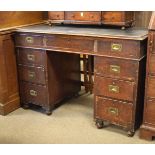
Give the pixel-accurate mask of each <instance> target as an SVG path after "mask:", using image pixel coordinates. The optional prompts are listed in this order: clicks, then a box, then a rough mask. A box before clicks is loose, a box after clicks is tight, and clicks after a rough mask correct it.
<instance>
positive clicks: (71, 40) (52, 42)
mask: <svg viewBox="0 0 155 155" xmlns="http://www.w3.org/2000/svg"><path fill="white" fill-rule="evenodd" d="M46 46H47V47H48V46H49V47H52V48H54V49H58V50H66V51H67V50H72V51H77V52H80V51H81V52H82V51H86V52H93V51H94V40H91V39H87V38H85V37H70V36H57V35H50V36H46Z"/></svg>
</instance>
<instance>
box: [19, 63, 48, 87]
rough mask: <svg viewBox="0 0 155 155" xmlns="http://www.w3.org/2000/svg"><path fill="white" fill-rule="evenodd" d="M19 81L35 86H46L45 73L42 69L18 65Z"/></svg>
mask: <svg viewBox="0 0 155 155" xmlns="http://www.w3.org/2000/svg"><path fill="white" fill-rule="evenodd" d="M18 73H19V79H20V80H22V81H27V82H32V83H36V84H46V72H45V70H44V68H42V67H30V66H21V65H18Z"/></svg>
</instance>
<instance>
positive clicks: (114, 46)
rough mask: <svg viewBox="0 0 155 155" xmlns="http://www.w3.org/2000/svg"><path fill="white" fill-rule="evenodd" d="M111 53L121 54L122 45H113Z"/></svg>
mask: <svg viewBox="0 0 155 155" xmlns="http://www.w3.org/2000/svg"><path fill="white" fill-rule="evenodd" d="M111 51H113V52H121V51H122V44H114V43H112V44H111Z"/></svg>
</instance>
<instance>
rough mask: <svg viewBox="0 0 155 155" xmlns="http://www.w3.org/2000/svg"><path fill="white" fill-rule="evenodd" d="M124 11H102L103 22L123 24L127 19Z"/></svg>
mask: <svg viewBox="0 0 155 155" xmlns="http://www.w3.org/2000/svg"><path fill="white" fill-rule="evenodd" d="M123 17H124V13H123V12H122V11H102V22H103V23H104V22H105V23H111V22H123V21H124V19H125V18H123Z"/></svg>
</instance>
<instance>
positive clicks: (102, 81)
mask: <svg viewBox="0 0 155 155" xmlns="http://www.w3.org/2000/svg"><path fill="white" fill-rule="evenodd" d="M94 84H95V86H94V88H95V90H94V91H95V94H96V95H99V96H106V97H111V98H116V99H121V100H127V101H133V99H134V94H135V90H134V85H135V83H134V82H128V81H122V80H118V79H112V78H104V77H100V76H95V80H94Z"/></svg>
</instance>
